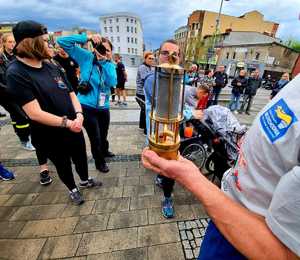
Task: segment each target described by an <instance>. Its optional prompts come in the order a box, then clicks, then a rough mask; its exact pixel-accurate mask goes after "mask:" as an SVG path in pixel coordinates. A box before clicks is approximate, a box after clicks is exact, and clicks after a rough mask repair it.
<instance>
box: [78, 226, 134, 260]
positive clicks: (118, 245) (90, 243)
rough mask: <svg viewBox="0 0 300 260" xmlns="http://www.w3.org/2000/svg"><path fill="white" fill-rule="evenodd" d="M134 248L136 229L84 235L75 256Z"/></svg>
mask: <svg viewBox="0 0 300 260" xmlns="http://www.w3.org/2000/svg"><path fill="white" fill-rule="evenodd" d="M136 247H137V228H125V229H117V230H109V231H101V232H94V233H86V234H84V235H83V238H82V240H81V242H80V244H79V248H78V251H77V255H78V256H81V255H89V254H100V253H106V252H112V251H117V250H125V249H131V248H136Z"/></svg>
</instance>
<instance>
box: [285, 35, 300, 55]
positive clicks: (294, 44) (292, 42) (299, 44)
mask: <svg viewBox="0 0 300 260" xmlns="http://www.w3.org/2000/svg"><path fill="white" fill-rule="evenodd" d="M285 44H286V45H287V46H288V47H290V48H292V49H294V50H295V51H298V52H300V41H299V40H297V39H293V38H290V39H288V40H287V41H286V42H285Z"/></svg>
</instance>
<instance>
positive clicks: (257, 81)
mask: <svg viewBox="0 0 300 260" xmlns="http://www.w3.org/2000/svg"><path fill="white" fill-rule="evenodd" d="M261 82H262V80H261V78H252V77H249V78H248V85H247V87H246V89H245V94H246V95H251V96H255V95H256V92H257V89H258V88H260V86H261Z"/></svg>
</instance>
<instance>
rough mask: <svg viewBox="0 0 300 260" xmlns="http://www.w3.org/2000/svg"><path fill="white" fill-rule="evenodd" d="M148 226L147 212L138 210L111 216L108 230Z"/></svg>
mask: <svg viewBox="0 0 300 260" xmlns="http://www.w3.org/2000/svg"><path fill="white" fill-rule="evenodd" d="M147 224H148V217H147V210H146V209H145V210H136V211H129V212H120V213H113V214H110V217H109V222H108V226H107V229H117V228H126V227H135V226H144V225H147Z"/></svg>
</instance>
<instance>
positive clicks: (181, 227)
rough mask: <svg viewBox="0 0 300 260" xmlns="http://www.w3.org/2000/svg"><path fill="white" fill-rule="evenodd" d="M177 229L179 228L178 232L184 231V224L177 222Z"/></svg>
mask: <svg viewBox="0 0 300 260" xmlns="http://www.w3.org/2000/svg"><path fill="white" fill-rule="evenodd" d="M178 228H179V230H184V229H185V223H184V222H183V221H182V222H178Z"/></svg>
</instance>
